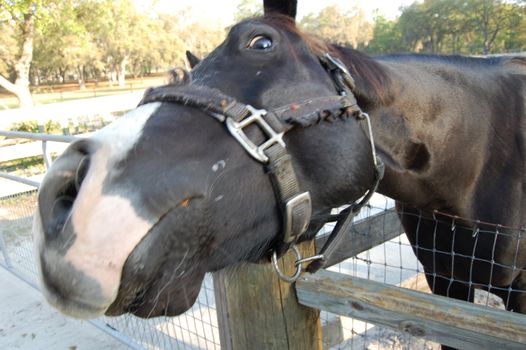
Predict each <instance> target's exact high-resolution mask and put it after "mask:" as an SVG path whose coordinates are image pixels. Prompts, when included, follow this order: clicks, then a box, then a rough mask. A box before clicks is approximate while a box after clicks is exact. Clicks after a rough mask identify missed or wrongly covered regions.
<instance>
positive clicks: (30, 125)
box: [11, 120, 62, 134]
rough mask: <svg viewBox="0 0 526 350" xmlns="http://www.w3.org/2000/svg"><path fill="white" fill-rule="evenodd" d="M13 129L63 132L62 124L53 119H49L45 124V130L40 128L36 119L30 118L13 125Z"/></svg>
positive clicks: (50, 132)
mask: <svg viewBox="0 0 526 350" xmlns="http://www.w3.org/2000/svg"><path fill="white" fill-rule="evenodd" d="M11 130H12V131H25V132H33V133H38V132H44V133H46V134H61V133H62V128H61V126H60V124H59V123H57V122H55V121H52V120H50V121H48V122H47V123H46V124H45V125H44V130H43V131H42V130H40V128H39V127H38V122H37V121H36V120H29V121H24V122H20V123H16V124H14V125H13V126H12V127H11Z"/></svg>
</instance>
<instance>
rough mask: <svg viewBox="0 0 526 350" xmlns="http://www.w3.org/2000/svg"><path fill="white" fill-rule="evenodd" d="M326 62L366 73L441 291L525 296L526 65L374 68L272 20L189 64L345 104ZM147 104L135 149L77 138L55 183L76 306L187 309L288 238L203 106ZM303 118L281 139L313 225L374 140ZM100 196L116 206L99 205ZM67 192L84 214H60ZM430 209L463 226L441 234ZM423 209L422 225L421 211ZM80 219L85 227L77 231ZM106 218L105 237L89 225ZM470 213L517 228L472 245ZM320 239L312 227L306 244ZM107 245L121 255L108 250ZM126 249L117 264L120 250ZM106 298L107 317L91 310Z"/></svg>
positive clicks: (51, 231)
mask: <svg viewBox="0 0 526 350" xmlns="http://www.w3.org/2000/svg"><path fill="white" fill-rule="evenodd" d="M325 52H330V53H331V54H333V55H335V56H337V57H339V58H340V59H341V60H342V61H343V62H344V63H345V64H346V65H347V66H348V67H349V70H350V71H351V74H352V75H353V76H354V78H355V80H356V87H355V88H354V89H353V94H354V95H355V96H356V99H357V101H358V103H359V105H360V106H361V108H362V109H363V110H364V111H366V112H368V113H369V114H370V117H371V122H372V126H373V133H374V137H375V143H376V146H377V148H378V154H379V156H380V158H381V159H382V160H383V162H384V163H385V166H386V171H385V176H384V179H383V180H382V182H381V184H380V187H379V190H380V192H381V193H384V194H386V195H388V196H390V197H392V198H394V199H395V200H397V203H398V204H397V206H398V208H399V209H400V210H401V220H402V223H403V225H404V227H405V229H406V232H407V235H408V237H409V239H410V241H411V243H412V245H413V248H414V250H415V253H416V254H417V256H418V258H419V260H420V261H421V262H422V264H423V266H424V268H425V270H426V272H427V273H428V282H429V283H430V286H431V287H432V289H433V290H434V292H436V293H438V294H442V295H450V296H452V297H456V298H459V299H464V300H472V298H473V293H472V289H473V288H474V287H475V286H477V287H478V284H485V285H488V287H487V288H489V289H490V290H493V289H492V286H499V287H503V288H507V287H509V286H511V287H512V288H513V289H520V290H525V289H526V286H525V277H524V272H523V271H524V268H525V265H526V249H525V248H526V247H524V243H523V240H518V238H517V234H518V233H520V232H517V231H516V230H515V231H514V230H511V229H509V227H514V228H520V227H522V226H523V225H524V222H523V221H524V219H523V217H522V213H523V212H524V210H523V206H524V204H523V195H524V193H523V192H524V190H523V181H524V180H523V174H524V171H523V167H524V164H525V159H524V154H525V152H524V149H523V148H524V130H526V129H525V128H524V127H523V120H525V118H526V112H525V111H526V65H525V64H524V61H522V60H520V59H490V60H487V59H475V58H454V57H451V58H438V57H416V56H411V55H405V56H404V55H402V56H386V57H381V58H378V59H377V60H373V59H372V58H370V57H368V56H365V55H363V54H360V53H358V52H356V51H354V50H349V49H345V48H341V47H337V46H332V45H328V44H325V43H323V42H320V41H318V40H316V39H313V38H310V37H308V36H305V35H303V34H302V33H301V32H299V31H298V30H297V29H296V27H295V25H294V22H293V21H292V20H290V19H289V18H285V17H283V16H266V17H262V18H257V19H252V20H247V21H244V22H241V23H240V24H238V25H236V26H234V27H233V28H232V30H231V31H230V33H229V35H228V37H227V39H226V40H225V42H224V43H223V44H221V46H219V47H218V48H217V49H216V50H214V52H212V53H211V54H210V55H209V56H208V57H207V58H206V59H205V60H203V61H202V62H200V63H199V64H198V65H197V66H196V67H195V68H194V69H193V71H192V76H193V84H195V85H203V86H207V87H210V88H218V89H220V90H221V91H222V92H223V93H225V94H227V95H230V96H232V97H234V98H235V99H237V100H238V101H242V102H243V103H247V104H250V105H252V106H254V107H256V108H265V109H267V110H268V109H272V108H278V107H280V106H286V105H293V104H295V103H299V102H302V101H306V100H309V99H314V98H319V97H323V96H333V95H335V94H336V90H335V86H334V82H333V80H332V79H331V78H330V76H329V75H328V74H327V71H326V69H325V68H324V67H323V66H322V64H320V56H322V55H323V54H324V53H325ZM146 107H147V106H142V107H140V108H139V109H138V112H136V113H138V114H139V115H143V117H141V120H142V121H141V127H140V128H139V129H140V130H139V131H138V132H137V133H136V135H128V136H127V138H126V140H127V141H126V142H124V143H125V144H129V145H128V146H126V147H120V146H119V147H120V148H119V147H113V146H111V145H113V144H114V143H117V144H121V143H123V141H122V139H120V140H116V141H115V140H112V139H111V137H102V136H98V137H96V138H95V139H92V140H86V141H84V143H83V144H82V143H77V144H74V145H72V146H71V149H70V151H68V152H66V154H65V155H64V156H63V157H62V158H61V159H60V160H59V161H58V163H57V165H55V166H54V167H53V168H52V169H51V170H50V172H49V174H48V176H47V177H46V179H45V180H44V183H43V185H42V189H41V192H40V195H39V207H40V209H39V213H38V215H37V216H36V219H35V221H36V225H35V227H36V229H35V235H36V237H37V238H38V239H37V241H38V249H39V260H40V262H41V266H42V267H41V269H42V275H43V276H44V277H43V280H44V288H45V290H47V294H48V298H49V299H50V300H51V301H52V302H53V303H54V304H55V305H57V307H59V308H61V309H62V310H63V311H65V312H67V313H70V314H74V315H76V316H81V317H91V316H95V315H96V314H97V313H101V310H102V312H105V313H107V314H120V313H124V312H132V313H135V314H137V315H139V316H143V317H152V316H158V315H175V314H179V313H181V312H183V311H185V310H186V309H188V308H189V307H190V306H191V304H192V303H193V301H194V300H195V298H196V296H197V291H198V290H199V286H200V284H201V281H202V278H203V276H204V273H205V272H207V271H215V270H218V269H220V268H223V267H225V266H230V265H232V264H235V263H237V262H239V261H256V260H258V259H260V258H261V257H263V256H265V255H266V254H267V252H268V250H269V249H271V248H272V247H273V246H274V245H275V244H276V242H277V241H279V239H280V237H279V235H280V233H279V232H280V226H281V222H280V221H281V219H280V208H279V203H277V202H276V198H275V197H274V194H273V191H272V185H271V182H270V179H269V178H268V176H267V174H265V171H264V168H263V167H262V166H261V164H259V163H257V162H256V161H255V160H254V159H252V158H250V157H249V156H248V154H247V153H246V152H245V151H244V149H243V148H241V147H240V145H239V144H238V143H237V142H236V141H235V140H234V139H233V138H232V137H231V136H230V135H229V134H228V133H227V132H226V131H225V129H224V128H223V127H222V126H221V125H220V124H219V123H218V122H217V121H216V120H214V118H212V117H210V115H207V114H206V113H205V112H203V111H201V110H198V109H195V108H190V107H187V106H181V105H174V104H171V103H161V104H160V106H159V107H158V108H156V109H148V108H146ZM141 113H143V114H141ZM144 113H146V114H147V115H144ZM124 118H125V119H124V120H126V119H129V121H130V122H131V123H133V122H134V121H133V118H131V119H130V118H129V117H128V116H126V117H124ZM291 122H292V123H294V121H291ZM296 122H297V121H296ZM123 123H124V122H123ZM299 124H300V125H297V124H295V127H294V128H292V130H291V131H290V132H288V133H287V134H286V138H285V140H286V144H287V149H288V152H289V154H290V156H291V159H292V163H293V166H294V169H295V171H296V174H297V177H298V179H299V184H300V186H301V188H302V190H304V191H309V192H310V193H311V197H312V207H313V208H312V209H313V213H314V215H315V216H316V215H319V216H322V215H325V214H327V213H328V212H330V210H331V208H334V207H338V206H341V205H343V204H346V203H349V202H351V201H353V200H355V199H357V198H359V197H360V196H361V195H362V194H363V193H364V192H365V191H366V190H367V189H368V188H370V187H371V184H372V183H373V181H374V166H373V162H372V157H371V147H370V143H369V139H368V134H367V133H366V132H364V127H363V124H361V122H360V121H358V120H357V119H356V118H351V117H350V116H340V117H336V118H328V119H324V120H318V121H310V122H308V123H304V124H301V123H299ZM104 133H106V134H108V132H102V134H99V135H104ZM246 133H247V134H248V135H249V137H250V139H251V140H253V141H254V142H256V143H257V142H261V141H262V140H263V139H264V137H263V133H262V132H261V130H259V129H258V128H257V127H255V126H251V127H248V128H247V130H246ZM114 149H119V150H120V151H119V152H120V153H119V152H117V153H115V152H116V151H115V152H114V151H112V150H114ZM101 150H109V151H106V152H102V151H101ZM112 152H114V153H112ZM83 159H84V160H85V159H88V160H89V162H88V163H86V162H85V161H83ZM84 164H89V166H87V165H84ZM93 164H99V166H97V167H95V166H94V165H93ZM153 171H154V173H152V172H153ZM147 179H148V181H145V180H147ZM71 184H73V186H72V185H71ZM79 186H80V188H78V187H79ZM75 187H76V188H75ZM72 188H73V189H72ZM130 189H131V190H130ZM93 193H99V194H100V195H99V197H100V198H102V199H103V202H104V203H109V204H107V205H106V206H103V207H100V205H99V204H98V203H94V202H93V201H95V199H93V198H94V197H93V196H90V194H93ZM65 198H66V199H67V200H68V201H70V202H71V203H69V202H68V204H67V205H63V204H61V203H63V202H64V200H65ZM115 198H118V199H119V201H117V200H116V199H115ZM82 203H85V204H84V205H82ZM49 208H51V209H49ZM79 208H88V209H89V208H95V210H92V211H91V212H79ZM402 208H403V211H402ZM103 209H105V210H103ZM119 210H120V211H123V212H126V213H128V214H129V215H131V216H132V217H133V218H134V220H136V222H138V223H141V225H143V226H144V227H143V229H142V231H141V232H135V231H134V230H132V229H131V228H130V231H132V233H128V232H123V231H122V230H121V229H120V228H119V226H118V225H113V226H112V225H110V223H111V215H112V214H111V212H112V211H119ZM433 210H439V211H440V212H445V213H448V214H449V215H450V216H448V217H442V218H441V219H442V220H441V221H440V223H438V224H433V223H430V221H427V220H426V218H429V217H431V216H432V215H433ZM420 213H421V214H422V216H423V217H424V219H419V218H418V217H416V216H413V215H412V214H420ZM83 215H86V216H87V217H88V218H89V219H87V220H81V218H82V216H83ZM97 215H98V216H99V217H97ZM71 217H73V218H76V217H79V219H74V220H71V219H70V218H71ZM101 217H102V219H103V220H105V221H103V222H106V223H108V225H107V226H108V227H107V228H104V227H101V225H99V226H97V230H94V229H92V228H90V225H89V222H90V221H91V222H92V221H97V220H101ZM456 217H458V219H456ZM461 218H462V219H461ZM465 219H472V220H477V219H478V220H482V221H486V222H493V223H499V224H502V225H505V226H503V227H501V228H500V232H501V233H503V234H504V233H508V234H509V235H496V234H486V233H484V234H483V232H482V231H481V233H479V234H477V235H473V231H472V229H473V226H472V225H471V223H468V222H466V220H465ZM452 227H453V228H454V229H453V230H452V229H451V228H452ZM488 227H489V226H488V225H484V224H481V225H480V228H482V229H485V228H488ZM98 230H100V232H99V231H98ZM95 231H97V232H95ZM315 231H316V230H315V227H313V228H310V230H309V233H308V234H306V235H305V237H304V239H310V238H312V237H313V234H315ZM128 234H130V235H131V236H133V240H134V241H133V242H132V243H128V244H127V245H126V249H122V248H121V247H120V246H119V244H118V243H115V242H113V241H115V240H116V239H113V240H110V242H109V243H108V242H107V241H105V240H104V238H103V237H105V236H104V235H106V237H108V236H111V237H118V238H119V237H120V238H121V239H127V237H128V236H127V235H128ZM104 244H109V246H107V247H106V248H105V249H104V250H103V251H101V252H98V251H97V249H96V248H97V246H98V245H104ZM72 247H73V248H72ZM72 249H74V250H75V252H76V253H75V255H74V256H73V255H72V254H71V251H72ZM112 249H113V250H114V251H116V252H118V254H115V255H116V256H119V259H116V258H114V257H113V256H112V255H111V254H109V253H107V252H111V251H112ZM68 252H70V253H69V254H68ZM152 252H153V253H152ZM86 253H89V254H92V255H93V256H91V257H89V258H86V257H85V256H83V254H86ZM472 256H474V258H471V257H472ZM101 261H102V262H103V263H100V262H101ZM174 267H175V268H174ZM64 272H67V273H64ZM100 276H105V277H104V278H103V277H100ZM473 283H475V284H473ZM507 292H508V294H507V295H505V297H506V299H507V301H508V303H507V304H508V308H509V309H512V310H515V311H520V312H524V308H525V307H526V302H521V299H522V298H524V296H523V295H524V293H520V292H515V291H511V293H509V292H510V290H507ZM94 293H95V294H97V295H98V296H99V298H98V299H96V301H97V305H95V306H96V310H95V311H93V309H94V308H91V310H89V308H88V307H86V305H83V303H85V301H86V300H90V296H92V295H93V294H94ZM504 294H505V293H504V292H503V293H501V295H504ZM91 302H92V303H93V301H92V300H91Z"/></svg>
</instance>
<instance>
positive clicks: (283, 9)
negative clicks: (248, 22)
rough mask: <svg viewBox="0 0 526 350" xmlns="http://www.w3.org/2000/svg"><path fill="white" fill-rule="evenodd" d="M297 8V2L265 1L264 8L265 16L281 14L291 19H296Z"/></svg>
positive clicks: (293, 0) (291, 0)
mask: <svg viewBox="0 0 526 350" xmlns="http://www.w3.org/2000/svg"><path fill="white" fill-rule="evenodd" d="M297 7H298V1H297V0H287V1H283V0H263V8H264V10H265V14H268V13H281V14H282V15H285V16H289V17H290V18H292V19H295V18H296V9H297Z"/></svg>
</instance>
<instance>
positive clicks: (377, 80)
mask: <svg viewBox="0 0 526 350" xmlns="http://www.w3.org/2000/svg"><path fill="white" fill-rule="evenodd" d="M256 19H257V20H260V21H262V22H264V23H268V24H270V25H272V26H274V27H277V28H279V29H282V30H284V31H286V32H290V33H293V34H294V35H296V36H298V37H299V38H300V39H302V40H303V41H304V42H305V43H306V45H307V47H308V48H309V50H310V51H311V52H312V53H313V54H314V55H316V56H323V55H325V54H326V53H329V54H331V55H332V56H333V57H336V58H338V59H340V60H341V61H342V62H343V63H344V64H345V65H346V66H347V67H348V68H349V72H350V73H351V75H352V76H353V78H354V80H355V82H356V87H357V89H356V91H353V93H354V94H355V95H356V98H357V99H358V102H361V101H360V100H365V102H364V103H365V104H367V103H370V102H376V101H382V102H386V100H387V99H388V95H389V93H388V92H389V86H390V82H391V80H390V78H389V75H388V73H387V71H386V69H385V68H384V67H383V66H382V65H381V64H380V63H378V62H377V61H376V60H375V59H374V58H373V57H371V56H369V55H367V54H365V53H363V52H360V51H358V50H355V49H352V48H349V47H343V46H339V45H336V44H331V43H329V42H327V41H326V40H324V39H322V38H320V37H319V36H317V35H315V34H312V33H308V32H304V31H302V30H300V29H299V28H298V27H297V26H296V23H295V21H294V19H292V18H290V17H288V16H284V15H281V14H276V13H270V14H266V15H265V16H263V17H258V18H256Z"/></svg>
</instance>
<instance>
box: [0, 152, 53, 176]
mask: <svg viewBox="0 0 526 350" xmlns="http://www.w3.org/2000/svg"><path fill="white" fill-rule="evenodd" d="M0 171H1V172H4V173H10V174H13V175H17V176H21V177H29V176H33V175H39V174H43V173H45V172H46V167H45V166H44V159H43V157H42V156H41V155H39V156H34V157H27V158H20V159H15V160H11V161H8V162H2V163H0Z"/></svg>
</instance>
